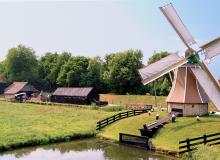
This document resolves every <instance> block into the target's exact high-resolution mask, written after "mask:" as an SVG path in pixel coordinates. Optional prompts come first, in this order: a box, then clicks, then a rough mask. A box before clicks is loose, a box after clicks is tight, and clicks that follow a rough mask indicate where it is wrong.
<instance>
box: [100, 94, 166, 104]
mask: <svg viewBox="0 0 220 160" xmlns="http://www.w3.org/2000/svg"><path fill="white" fill-rule="evenodd" d="M100 100H101V101H108V102H109V103H110V104H123V105H129V104H139V105H146V104H148V105H154V104H155V97H154V96H146V95H111V94H100ZM157 102H158V104H159V105H162V106H164V107H165V106H166V97H163V96H157Z"/></svg>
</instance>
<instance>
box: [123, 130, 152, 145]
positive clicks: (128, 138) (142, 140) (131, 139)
mask: <svg viewBox="0 0 220 160" xmlns="http://www.w3.org/2000/svg"><path fill="white" fill-rule="evenodd" d="M148 140H149V138H148V137H145V136H137V135H131V134H125V133H119V142H120V143H124V144H129V145H135V146H139V147H144V148H148Z"/></svg>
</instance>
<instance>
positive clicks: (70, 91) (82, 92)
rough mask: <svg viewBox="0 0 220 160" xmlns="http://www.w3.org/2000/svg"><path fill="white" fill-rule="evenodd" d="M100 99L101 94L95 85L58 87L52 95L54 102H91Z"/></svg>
mask: <svg viewBox="0 0 220 160" xmlns="http://www.w3.org/2000/svg"><path fill="white" fill-rule="evenodd" d="M98 100H99V95H98V93H97V91H96V90H95V89H94V88H93V87H82V88H62V87H61V88H57V89H56V90H55V91H54V92H53V93H52V96H51V101H52V102H58V103H73V104H87V105H88V104H91V103H92V102H96V101H98Z"/></svg>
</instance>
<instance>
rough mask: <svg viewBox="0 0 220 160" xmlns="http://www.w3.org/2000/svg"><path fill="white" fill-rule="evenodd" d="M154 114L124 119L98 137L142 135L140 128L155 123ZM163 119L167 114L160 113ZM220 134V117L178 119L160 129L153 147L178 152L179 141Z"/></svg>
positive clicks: (114, 137)
mask: <svg viewBox="0 0 220 160" xmlns="http://www.w3.org/2000/svg"><path fill="white" fill-rule="evenodd" d="M156 113H157V112H154V113H153V114H152V115H151V116H149V115H148V114H142V115H140V116H136V117H131V118H127V119H123V120H121V121H118V122H116V123H113V124H112V125H110V126H109V127H106V128H104V129H103V130H102V131H101V132H100V133H98V136H101V137H106V138H110V139H113V140H118V138H119V136H118V135H119V133H120V132H122V133H129V134H134V135H140V131H139V130H138V129H139V128H142V126H143V124H150V123H152V122H154V121H155V115H156ZM159 113H160V115H161V117H165V116H166V115H167V112H165V111H163V112H159ZM217 132H220V116H203V117H201V121H200V122H197V121H196V119H195V117H178V118H177V121H176V122H175V123H169V124H167V125H164V127H163V128H161V129H159V130H158V132H157V134H156V136H155V137H154V138H153V145H155V146H156V148H162V149H165V150H172V151H178V147H179V141H180V140H184V139H186V138H193V137H199V136H202V135H204V134H205V133H206V134H209V133H217Z"/></svg>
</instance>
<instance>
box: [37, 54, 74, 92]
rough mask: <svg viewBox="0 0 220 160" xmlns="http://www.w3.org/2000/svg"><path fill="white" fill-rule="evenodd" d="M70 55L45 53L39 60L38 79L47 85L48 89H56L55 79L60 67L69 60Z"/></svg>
mask: <svg viewBox="0 0 220 160" xmlns="http://www.w3.org/2000/svg"><path fill="white" fill-rule="evenodd" d="M70 57H71V53H68V52H63V53H61V54H58V53H51V52H47V53H46V54H45V55H44V56H43V57H41V59H40V60H39V72H40V77H41V78H42V79H43V80H44V82H45V83H47V84H48V87H49V88H50V89H53V88H56V87H57V86H58V84H57V78H58V75H59V72H60V70H61V67H62V66H63V65H64V64H65V63H66V62H67V61H68V60H69V58H70Z"/></svg>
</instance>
